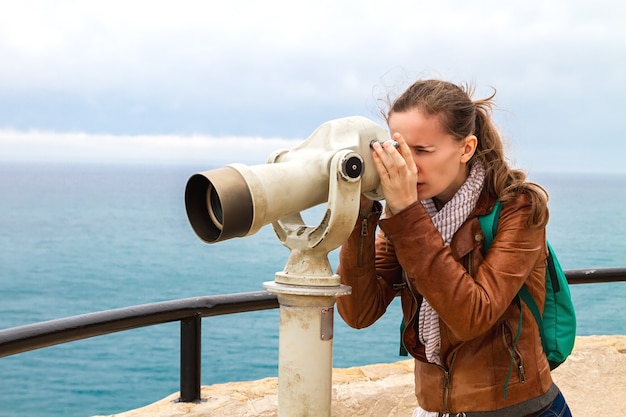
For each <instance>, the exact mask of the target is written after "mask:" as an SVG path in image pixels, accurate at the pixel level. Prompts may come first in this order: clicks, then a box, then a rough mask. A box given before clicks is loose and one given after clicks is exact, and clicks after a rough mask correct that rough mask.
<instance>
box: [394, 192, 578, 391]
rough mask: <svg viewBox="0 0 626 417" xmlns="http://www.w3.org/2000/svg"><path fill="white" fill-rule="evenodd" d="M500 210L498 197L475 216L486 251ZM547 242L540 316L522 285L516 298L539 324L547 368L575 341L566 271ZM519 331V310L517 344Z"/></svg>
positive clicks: (403, 352)
mask: <svg viewBox="0 0 626 417" xmlns="http://www.w3.org/2000/svg"><path fill="white" fill-rule="evenodd" d="M501 210H502V204H501V203H500V202H499V201H497V202H496V204H495V205H494V207H493V210H492V211H491V213H489V214H487V215H484V216H479V217H478V220H479V222H480V227H481V229H482V231H483V234H484V235H485V242H484V245H483V246H484V250H485V253H487V251H488V250H489V247H490V246H491V243H492V242H493V238H494V236H495V235H496V230H497V229H498V219H499V217H500V211H501ZM546 244H547V246H548V264H547V267H546V301H545V304H544V309H543V317H542V316H541V313H540V312H539V308H538V307H537V303H536V302H535V300H534V299H533V297H532V296H531V295H530V292H529V291H528V288H527V287H526V286H525V285H524V286H523V287H522V288H521V289H520V291H519V293H518V296H517V297H516V299H517V303H518V305H519V306H520V307H521V303H520V300H523V301H524V302H525V303H526V305H527V306H528V308H529V309H530V311H531V312H532V313H533V316H534V317H535V320H536V321H537V325H538V326H539V332H540V333H541V343H542V345H543V350H544V352H545V354H546V357H547V358H548V362H549V364H550V369H555V368H556V367H557V366H559V365H560V364H562V363H563V362H564V361H565V359H566V358H567V357H568V356H569V354H570V353H572V350H573V348H574V341H575V339H576V313H575V311H574V304H573V303H572V298H571V295H570V291H569V285H568V282H567V278H566V277H565V273H564V272H563V269H562V268H561V265H560V264H559V260H558V259H557V257H556V254H555V253H554V250H553V249H552V246H551V245H550V243H549V242H546ZM404 326H405V322H404V319H403V320H402V323H401V324H400V334H401V335H402V333H403V331H404ZM521 332H522V316H521V314H520V321H519V326H518V329H517V335H516V338H515V342H514V343H515V344H517V340H518V339H519V335H520V333H521ZM400 355H401V356H408V353H407V351H406V349H405V348H404V345H403V344H402V339H401V341H400ZM509 373H510V369H509ZM507 381H508V377H507ZM507 385H508V384H507Z"/></svg>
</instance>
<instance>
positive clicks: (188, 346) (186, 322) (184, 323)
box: [179, 313, 202, 403]
mask: <svg viewBox="0 0 626 417" xmlns="http://www.w3.org/2000/svg"><path fill="white" fill-rule="evenodd" d="M201 336H202V316H201V314H200V313H196V314H195V315H194V316H193V317H189V318H185V319H182V320H181V321H180V400H179V401H181V402H186V403H187V402H196V401H200V375H201V368H200V366H201V354H200V351H201V347H200V345H201Z"/></svg>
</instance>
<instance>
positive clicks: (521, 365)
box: [502, 322, 526, 384]
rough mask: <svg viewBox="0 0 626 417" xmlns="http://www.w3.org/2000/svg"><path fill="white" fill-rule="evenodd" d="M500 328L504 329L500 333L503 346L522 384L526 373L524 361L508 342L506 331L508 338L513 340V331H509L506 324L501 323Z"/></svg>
mask: <svg viewBox="0 0 626 417" xmlns="http://www.w3.org/2000/svg"><path fill="white" fill-rule="evenodd" d="M502 326H503V327H504V328H503V331H502V338H503V341H504V346H505V347H506V349H507V350H508V351H509V353H510V354H511V358H512V359H513V361H514V362H515V367H516V368H517V374H518V376H519V380H520V382H521V383H522V384H523V383H525V382H526V371H525V370H524V359H523V358H522V354H521V353H520V351H519V349H518V348H517V346H512V345H511V343H509V340H508V337H507V331H508V336H510V337H511V338H512V339H514V338H515V336H514V334H513V330H512V329H511V327H510V326H509V324H508V323H506V322H505V323H503V324H502Z"/></svg>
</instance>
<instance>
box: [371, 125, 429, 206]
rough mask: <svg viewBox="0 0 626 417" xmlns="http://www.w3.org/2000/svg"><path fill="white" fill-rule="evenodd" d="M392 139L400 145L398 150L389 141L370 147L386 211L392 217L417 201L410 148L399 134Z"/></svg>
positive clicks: (415, 172)
mask: <svg viewBox="0 0 626 417" xmlns="http://www.w3.org/2000/svg"><path fill="white" fill-rule="evenodd" d="M393 139H394V140H396V141H397V142H398V143H399V144H400V148H399V149H396V148H395V147H394V146H393V143H392V142H391V141H387V142H384V143H383V144H382V145H381V144H380V143H378V142H375V143H374V144H373V145H372V147H373V149H374V151H373V153H372V157H373V159H374V165H375V167H376V171H378V176H379V177H380V184H381V187H382V190H383V195H384V196H385V202H386V206H387V209H388V210H389V211H390V212H391V214H392V215H394V214H397V213H399V212H400V211H402V210H404V209H405V208H407V207H408V206H410V205H411V204H413V203H415V202H416V201H417V199H418V196H417V166H416V165H415V161H414V160H413V156H412V154H411V148H409V145H407V143H406V141H405V140H404V138H403V137H402V136H401V135H400V134H399V133H396V134H394V135H393Z"/></svg>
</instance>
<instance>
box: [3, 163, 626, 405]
mask: <svg viewBox="0 0 626 417" xmlns="http://www.w3.org/2000/svg"><path fill="white" fill-rule="evenodd" d="M209 168H210V167H207V166H193V165H189V166H150V165H145V166H141V165H137V166H106V165H91V166H88V165H78V164H77V165H54V164H7V163H2V164H0V328H9V327H13V326H20V325H24V324H30V323H35V322H40V321H44V320H51V319H56V318H62V317H68V316H72V315H77V314H84V313H89V312H94V311H101V310H107V309H112V308H118V307H126V306H132V305H137V304H144V303H151V302H157V301H165V300H173V299H179V298H186V297H194V296H204V295H214V294H227V293H236V292H247V291H259V290H262V289H263V282H265V281H272V280H273V279H274V273H275V272H276V271H280V270H282V269H283V267H284V265H285V262H286V260H287V256H288V250H287V249H286V248H284V247H283V246H282V245H280V243H279V242H278V240H277V239H276V238H275V236H274V233H273V231H272V229H271V227H270V226H265V227H264V228H263V229H261V231H259V232H258V233H257V234H255V235H253V236H250V237H246V238H243V239H233V240H230V241H226V242H221V243H218V244H213V245H207V244H205V243H203V242H201V241H200V240H199V239H198V238H197V237H196V236H195V234H194V233H193V231H192V230H191V228H190V226H189V224H188V222H187V217H186V214H185V207H184V199H183V196H184V188H185V184H186V181H187V179H188V178H189V176H190V175H192V174H193V173H195V172H198V171H202V170H206V169H209ZM532 179H533V180H535V181H537V182H540V183H541V184H542V185H544V186H545V187H546V188H547V189H548V191H549V192H550V194H551V200H550V208H551V221H550V224H549V226H548V238H549V239H550V241H551V243H552V245H553V246H554V248H555V249H556V251H557V252H558V254H559V258H560V261H561V263H562V265H563V267H564V268H565V269H578V268H596V267H598V268H599V267H626V239H624V237H625V236H626V209H625V207H626V176H623V175H621V176H620V175H582V174H578V175H572V174H535V175H533V177H532ZM317 214H318V212H316V211H315V209H313V210H311V211H310V212H307V213H306V215H305V218H306V219H311V221H316V220H317V219H316V215H317ZM336 255H337V253H336V251H335V252H333V253H331V254H330V259H331V263H332V264H333V266H336V258H337V256H336ZM571 290H572V294H573V298H574V303H575V305H576V308H577V311H578V319H579V327H578V334H579V335H592V334H626V307H625V303H624V301H623V300H624V299H625V298H626V283H612V284H587V285H576V286H572V288H571ZM399 321H400V306H399V303H398V302H397V301H395V302H394V303H393V304H392V305H391V306H390V309H389V311H388V313H387V314H386V315H385V316H384V317H383V318H382V319H380V320H379V322H377V323H376V324H374V325H373V326H372V327H370V328H368V329H364V330H353V329H350V328H348V327H347V326H346V325H345V324H344V323H343V322H342V321H341V318H340V317H339V316H338V315H336V319H335V337H334V366H335V367H349V366H356V365H363V364H369V363H379V362H393V361H397V360H400V359H403V358H401V357H399V356H398V334H399V333H398V332H399V329H398V327H399ZM202 330H203V338H202V384H203V385H208V384H214V383H220V382H227V381H242V380H255V379H260V378H264V377H270V376H276V375H277V364H278V349H277V346H278V310H269V311H262V312H254V313H242V314H234V315H229V316H223V317H212V318H206V319H204V320H203V325H202ZM179 332H180V327H179V325H178V323H170V324H164V325H159V326H153V327H149V328H144V329H137V330H132V331H128V332H122V333H118V334H112V335H107V336H100V337H96V338H91V339H86V340H82V341H78V342H72V343H68V344H64V345H58V346H54V347H49V348H45V349H40V350H36V351H32V352H27V353H22V354H18V355H15V356H10V357H6V358H0V417H6V416H41V417H53V416H54V417H60V416H64V417H71V416H93V415H98V414H112V413H118V412H122V411H126V410H129V409H133V408H138V407H141V406H144V405H147V404H150V403H152V402H154V401H157V400H159V399H161V398H163V397H165V396H167V395H170V394H171V393H173V392H176V391H178V389H179Z"/></svg>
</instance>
